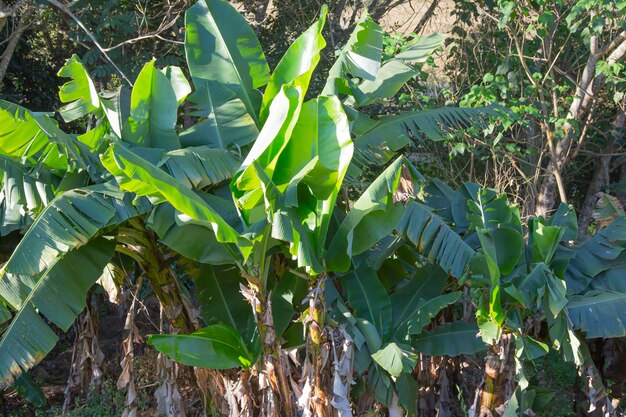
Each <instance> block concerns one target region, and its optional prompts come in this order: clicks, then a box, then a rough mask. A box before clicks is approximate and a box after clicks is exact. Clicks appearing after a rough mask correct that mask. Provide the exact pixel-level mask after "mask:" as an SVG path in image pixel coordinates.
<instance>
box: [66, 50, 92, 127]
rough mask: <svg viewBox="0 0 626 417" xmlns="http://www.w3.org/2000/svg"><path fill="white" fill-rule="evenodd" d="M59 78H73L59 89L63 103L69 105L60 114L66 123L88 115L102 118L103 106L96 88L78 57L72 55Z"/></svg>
mask: <svg viewBox="0 0 626 417" xmlns="http://www.w3.org/2000/svg"><path fill="white" fill-rule="evenodd" d="M57 75H58V76H59V77H67V78H71V81H68V82H66V83H65V84H63V85H62V86H61V88H60V89H59V98H60V99H61V102H63V103H68V104H66V105H64V106H63V107H61V109H60V110H59V113H60V114H61V117H63V120H65V121H66V122H73V121H74V120H77V119H80V118H81V117H83V116H86V115H87V114H90V113H94V114H95V115H96V116H97V117H98V116H102V114H103V106H102V105H101V103H100V100H101V97H100V95H99V94H98V90H96V86H95V84H94V83H93V81H92V80H91V77H90V76H89V74H88V73H87V71H86V70H85V67H84V66H83V64H82V62H81V61H80V59H79V58H78V56H76V55H72V57H71V58H70V59H68V60H67V61H66V62H65V65H63V67H61V69H60V70H59V72H58V73H57Z"/></svg>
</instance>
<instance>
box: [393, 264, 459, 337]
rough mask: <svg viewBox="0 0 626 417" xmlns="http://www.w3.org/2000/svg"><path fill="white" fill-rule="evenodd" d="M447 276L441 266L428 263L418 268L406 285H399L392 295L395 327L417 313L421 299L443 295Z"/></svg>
mask: <svg viewBox="0 0 626 417" xmlns="http://www.w3.org/2000/svg"><path fill="white" fill-rule="evenodd" d="M447 278H448V277H447V274H446V273H445V272H444V271H443V270H442V269H441V268H439V267H437V266H435V265H430V264H428V265H425V266H424V267H422V268H419V269H417V271H415V273H414V274H413V276H412V277H411V279H410V280H409V281H408V282H407V283H406V284H405V285H401V286H398V288H396V290H395V292H394V293H393V294H392V295H391V305H392V308H393V314H392V316H393V326H394V328H395V329H398V328H399V327H401V326H402V325H404V324H405V323H406V321H407V320H409V318H411V316H413V315H414V314H415V313H416V311H417V310H418V309H419V307H420V301H422V300H429V299H431V298H434V297H437V296H439V295H441V293H442V292H443V289H444V287H445V285H446V281H447Z"/></svg>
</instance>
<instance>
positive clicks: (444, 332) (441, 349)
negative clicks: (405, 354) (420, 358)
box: [412, 321, 487, 356]
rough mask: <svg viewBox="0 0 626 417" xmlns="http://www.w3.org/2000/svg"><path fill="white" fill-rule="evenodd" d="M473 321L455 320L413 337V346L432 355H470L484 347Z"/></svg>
mask: <svg viewBox="0 0 626 417" xmlns="http://www.w3.org/2000/svg"><path fill="white" fill-rule="evenodd" d="M477 335H478V326H477V325H476V324H475V323H466V322H463V321H455V322H452V323H446V324H444V325H443V326H439V327H436V328H435V329H434V330H431V331H426V332H423V333H421V334H420V335H418V336H414V337H413V343H412V345H413V347H414V348H415V349H416V350H417V351H418V352H422V353H425V354H427V355H432V356H443V355H446V356H457V355H471V354H474V353H477V352H480V351H481V350H485V349H486V347H487V346H486V345H485V344H484V343H483V341H482V340H481V339H480V337H477Z"/></svg>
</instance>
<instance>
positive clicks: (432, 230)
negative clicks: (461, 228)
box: [396, 202, 475, 278]
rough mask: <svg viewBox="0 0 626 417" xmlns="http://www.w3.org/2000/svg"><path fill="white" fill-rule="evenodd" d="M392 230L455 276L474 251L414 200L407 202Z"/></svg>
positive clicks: (437, 217) (460, 271) (460, 274)
mask: <svg viewBox="0 0 626 417" xmlns="http://www.w3.org/2000/svg"><path fill="white" fill-rule="evenodd" d="M396 230H397V231H398V233H400V234H402V235H406V237H407V238H408V239H409V240H410V241H411V242H413V244H415V245H416V246H417V250H418V252H420V253H422V254H423V255H424V256H426V257H427V258H428V259H429V260H430V261H431V262H434V263H435V264H437V265H439V266H440V267H441V268H442V269H443V270H444V271H446V272H448V273H450V274H452V275H453V276H455V277H456V278H460V277H461V276H462V275H463V273H464V272H465V268H466V266H467V264H468V262H469V260H470V259H471V258H472V256H473V255H474V253H475V251H474V249H472V248H471V247H470V246H469V245H468V244H467V243H466V242H465V241H464V240H463V239H462V238H461V236H460V235H458V234H457V233H456V232H455V231H454V230H452V228H451V227H450V226H448V225H447V224H446V223H445V222H444V221H443V220H442V219H441V218H439V216H437V215H436V214H435V213H433V212H432V211H431V210H430V209H429V208H428V207H427V206H425V205H423V204H421V203H418V202H411V203H410V204H409V206H408V207H407V209H406V212H405V213H404V217H403V218H402V219H401V221H399V223H397V227H396Z"/></svg>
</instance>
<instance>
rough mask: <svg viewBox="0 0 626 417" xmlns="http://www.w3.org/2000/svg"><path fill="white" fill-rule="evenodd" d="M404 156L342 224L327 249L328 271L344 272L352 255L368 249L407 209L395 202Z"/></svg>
mask: <svg viewBox="0 0 626 417" xmlns="http://www.w3.org/2000/svg"><path fill="white" fill-rule="evenodd" d="M404 163H405V160H404V158H403V157H399V158H398V159H396V160H395V161H394V162H393V163H392V164H391V165H389V167H388V168H387V169H386V170H385V171H384V172H383V173H382V174H381V175H380V176H378V178H376V179H375V180H374V182H372V184H371V185H370V186H369V187H368V188H367V190H365V192H364V193H363V194H362V195H361V197H360V198H359V199H358V200H357V201H356V203H354V207H352V209H351V210H350V212H348V215H347V216H346V218H345V219H344V221H343V222H342V223H341V225H340V226H339V229H338V230H337V232H336V233H335V235H334V237H333V239H332V241H331V242H330V246H329V248H328V253H327V258H326V263H327V267H328V270H330V271H339V272H345V271H347V270H348V269H349V268H350V263H351V258H352V257H353V256H355V255H358V254H360V253H363V252H365V251H366V250H368V249H369V248H371V247H372V245H373V244H374V243H376V242H378V241H379V240H380V239H382V238H383V237H385V236H386V235H388V234H389V233H390V232H391V231H393V229H394V228H395V227H396V225H397V224H398V222H399V221H400V220H401V219H402V216H404V214H405V212H406V207H405V206H404V205H403V204H400V203H399V204H396V203H395V202H394V196H395V194H396V191H397V190H398V184H399V183H400V176H401V173H402V167H403V165H404Z"/></svg>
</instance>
